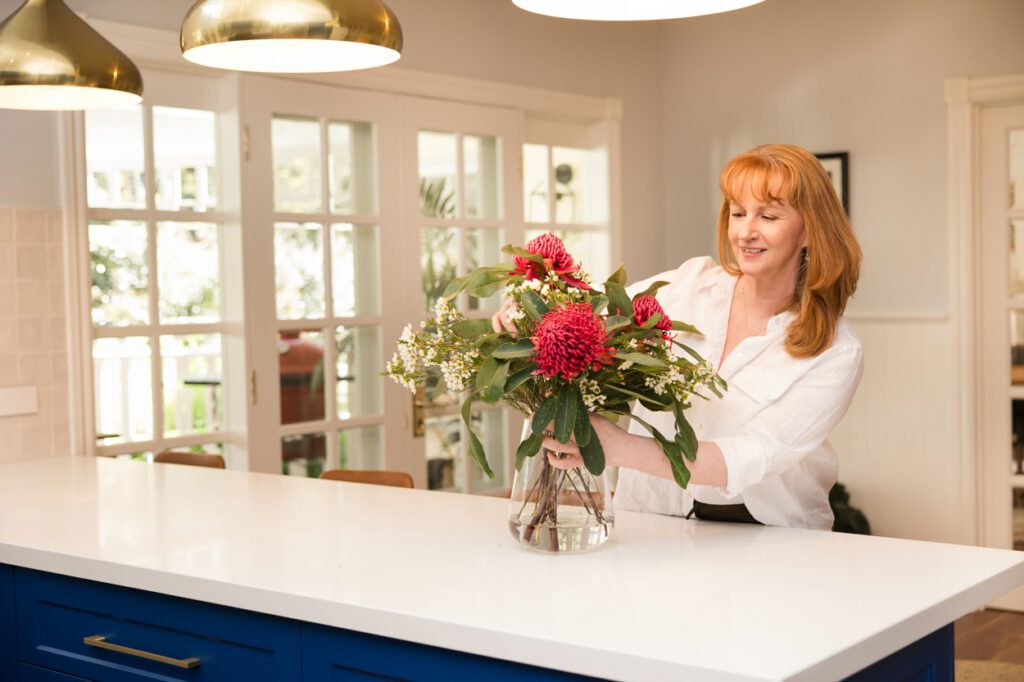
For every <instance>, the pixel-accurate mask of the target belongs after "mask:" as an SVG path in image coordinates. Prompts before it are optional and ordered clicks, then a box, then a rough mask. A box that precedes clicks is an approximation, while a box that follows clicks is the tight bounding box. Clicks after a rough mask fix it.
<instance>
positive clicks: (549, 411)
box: [531, 395, 558, 433]
mask: <svg viewBox="0 0 1024 682" xmlns="http://www.w3.org/2000/svg"><path fill="white" fill-rule="evenodd" d="M557 407H558V400H557V398H556V397H555V396H554V395H549V396H548V397H547V398H545V399H544V402H542V403H541V404H540V407H538V408H537V411H536V412H534V413H533V424H531V428H532V429H533V432H534V433H543V432H544V429H546V428H548V424H550V423H551V420H552V419H554V418H555V408H557Z"/></svg>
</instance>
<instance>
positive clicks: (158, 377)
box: [125, 105, 164, 444]
mask: <svg viewBox="0 0 1024 682" xmlns="http://www.w3.org/2000/svg"><path fill="white" fill-rule="evenodd" d="M142 149H143V181H144V183H145V188H146V209H147V210H148V211H152V210H154V209H155V207H156V178H155V175H154V168H155V167H156V163H155V161H154V158H153V157H154V149H153V107H152V106H150V105H143V109H142ZM146 243H147V245H148V248H147V249H146V261H147V268H148V269H149V277H148V278H147V279H148V282H149V325H148V326H149V329H148V334H147V336H148V337H149V359H150V388H151V392H152V403H151V404H152V406H153V409H152V420H153V421H152V424H153V440H154V442H155V443H157V444H159V443H160V442H161V441H162V440H163V437H164V420H163V413H164V411H163V391H162V383H163V382H162V372H161V371H160V369H161V365H162V363H161V361H160V335H159V332H158V323H159V320H160V303H159V301H160V284H159V277H158V273H159V259H158V256H157V224H156V221H155V220H153V219H152V218H150V219H149V220H147V221H146ZM127 395H128V394H127V393H125V396H126V397H127Z"/></svg>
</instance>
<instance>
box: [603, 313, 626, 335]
mask: <svg viewBox="0 0 1024 682" xmlns="http://www.w3.org/2000/svg"><path fill="white" fill-rule="evenodd" d="M632 323H633V320H631V319H630V318H628V317H623V316H622V315H612V316H611V317H609V318H608V319H606V320H605V321H604V324H605V329H606V330H607V331H615V330H616V329H619V328H621V327H625V326H627V325H630V324H632Z"/></svg>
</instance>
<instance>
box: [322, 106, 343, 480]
mask: <svg viewBox="0 0 1024 682" xmlns="http://www.w3.org/2000/svg"><path fill="white" fill-rule="evenodd" d="M330 125H331V122H330V119H327V118H323V119H321V120H320V158H321V159H322V161H321V163H323V170H322V172H321V173H320V181H321V187H322V189H321V193H322V195H323V198H324V215H323V218H324V220H323V245H324V260H323V272H324V308H325V309H324V322H325V325H324V330H323V334H324V347H323V354H322V355H321V356H320V357H321V358H322V360H321V361H322V362H323V372H322V375H323V382H324V421H325V422H326V423H327V428H325V429H324V439H325V444H324V448H325V449H326V452H325V453H324V469H336V468H338V467H339V466H340V463H339V461H338V447H337V445H338V431H337V429H336V428H335V427H334V426H333V422H334V421H335V419H336V418H337V414H338V406H337V397H336V395H335V394H336V392H337V390H336V389H337V380H336V379H335V376H336V375H337V372H336V370H335V367H337V360H336V359H335V346H334V338H335V334H336V333H337V327H336V326H335V324H334V321H333V318H334V272H333V268H332V265H333V263H332V260H333V259H332V258H331V254H332V253H333V251H332V249H333V248H334V234H333V228H332V227H331V211H332V210H333V206H332V201H331V173H332V171H333V168H334V164H332V163H331V146H330V139H329V135H330Z"/></svg>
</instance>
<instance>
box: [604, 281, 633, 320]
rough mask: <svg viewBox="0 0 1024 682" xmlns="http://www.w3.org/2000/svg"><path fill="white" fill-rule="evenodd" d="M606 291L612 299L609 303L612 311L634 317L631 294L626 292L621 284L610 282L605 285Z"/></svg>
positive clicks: (609, 298) (609, 308) (630, 317)
mask: <svg viewBox="0 0 1024 682" xmlns="http://www.w3.org/2000/svg"><path fill="white" fill-rule="evenodd" d="M605 293H606V294H607V295H608V300H609V301H610V303H609V305H608V310H609V311H610V312H613V313H617V314H619V315H624V316H626V317H628V318H629V319H631V320H632V319H633V302H632V301H630V300H629V295H628V294H626V290H625V289H623V288H622V285H621V284H616V283H615V282H608V283H607V284H606V285H605Z"/></svg>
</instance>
